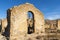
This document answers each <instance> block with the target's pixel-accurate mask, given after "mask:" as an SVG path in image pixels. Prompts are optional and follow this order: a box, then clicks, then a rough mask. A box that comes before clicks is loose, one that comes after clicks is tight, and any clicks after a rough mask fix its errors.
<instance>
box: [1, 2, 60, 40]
mask: <svg viewBox="0 0 60 40" xmlns="http://www.w3.org/2000/svg"><path fill="white" fill-rule="evenodd" d="M29 12H30V13H31V14H32V16H33V17H32V18H29V17H28V13H29ZM0 23H1V24H0V25H1V26H2V30H1V32H2V35H4V36H6V37H9V40H38V39H39V40H60V39H59V38H60V32H59V31H60V20H52V21H51V20H45V19H44V15H43V14H42V13H41V12H40V11H39V10H38V9H37V8H35V7H34V5H32V4H29V3H26V4H22V5H19V6H14V7H13V8H10V9H8V10H7V18H6V19H4V20H1V22H0Z"/></svg>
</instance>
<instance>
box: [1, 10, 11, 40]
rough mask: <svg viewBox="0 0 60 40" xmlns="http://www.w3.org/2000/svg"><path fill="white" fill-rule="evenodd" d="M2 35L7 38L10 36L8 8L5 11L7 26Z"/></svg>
mask: <svg viewBox="0 0 60 40" xmlns="http://www.w3.org/2000/svg"><path fill="white" fill-rule="evenodd" d="M2 35H4V36H5V37H6V38H7V40H9V38H10V10H9V9H8V11H7V27H6V28H5V32H4V33H3V34H2Z"/></svg>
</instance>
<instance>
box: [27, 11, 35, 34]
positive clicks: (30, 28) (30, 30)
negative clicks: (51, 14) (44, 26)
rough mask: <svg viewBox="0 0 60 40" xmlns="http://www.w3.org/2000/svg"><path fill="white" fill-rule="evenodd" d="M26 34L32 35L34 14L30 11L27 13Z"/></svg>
mask: <svg viewBox="0 0 60 40" xmlns="http://www.w3.org/2000/svg"><path fill="white" fill-rule="evenodd" d="M27 21H28V34H31V33H34V31H35V29H34V14H33V12H31V11H28V20H27Z"/></svg>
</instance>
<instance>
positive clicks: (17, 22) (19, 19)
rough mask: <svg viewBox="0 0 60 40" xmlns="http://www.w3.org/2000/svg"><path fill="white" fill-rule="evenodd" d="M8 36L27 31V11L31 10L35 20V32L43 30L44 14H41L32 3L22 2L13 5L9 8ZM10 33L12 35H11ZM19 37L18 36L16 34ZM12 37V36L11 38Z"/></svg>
mask: <svg viewBox="0 0 60 40" xmlns="http://www.w3.org/2000/svg"><path fill="white" fill-rule="evenodd" d="M10 10H11V12H10V14H11V15H10V23H11V24H10V25H11V26H10V32H11V33H10V37H15V36H16V35H17V36H18V34H19V35H20V34H21V35H22V34H26V33H27V26H28V25H27V21H26V20H27V18H28V17H27V13H28V11H32V12H33V14H34V20H35V33H41V32H44V16H43V14H42V13H41V12H40V11H39V10H38V9H37V8H35V7H34V6H33V5H32V4H22V5H20V6H17V7H16V6H15V7H13V8H11V9H10ZM11 35H12V36H11ZM18 37H19V36H18ZM13 39H14V38H13Z"/></svg>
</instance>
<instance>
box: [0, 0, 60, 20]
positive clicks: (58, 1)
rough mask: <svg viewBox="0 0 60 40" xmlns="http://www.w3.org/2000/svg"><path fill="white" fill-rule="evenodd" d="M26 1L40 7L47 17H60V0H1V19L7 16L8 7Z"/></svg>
mask: <svg viewBox="0 0 60 40" xmlns="http://www.w3.org/2000/svg"><path fill="white" fill-rule="evenodd" d="M26 2H28V3H31V4H33V5H34V6H35V7H36V8H38V9H39V10H40V11H41V12H42V13H43V14H44V18H45V19H50V20H53V19H59V18H60V0H0V19H4V18H6V15H7V9H9V8H11V7H13V6H15V5H20V4H24V3H26Z"/></svg>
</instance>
